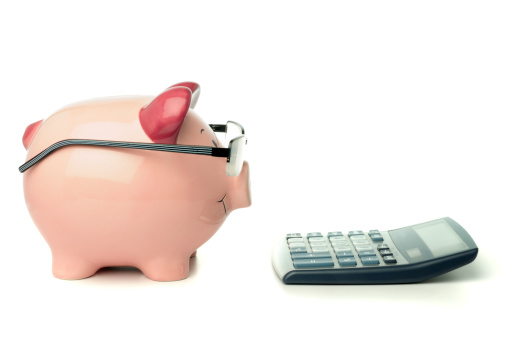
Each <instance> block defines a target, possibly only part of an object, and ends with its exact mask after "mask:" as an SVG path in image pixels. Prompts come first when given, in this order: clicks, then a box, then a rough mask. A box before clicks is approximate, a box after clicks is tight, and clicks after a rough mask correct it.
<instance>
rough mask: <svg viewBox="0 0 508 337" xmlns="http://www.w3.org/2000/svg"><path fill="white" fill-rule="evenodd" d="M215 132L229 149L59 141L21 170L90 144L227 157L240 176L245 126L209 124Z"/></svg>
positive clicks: (230, 170)
mask: <svg viewBox="0 0 508 337" xmlns="http://www.w3.org/2000/svg"><path fill="white" fill-rule="evenodd" d="M210 128H212V130H213V132H220V133H224V134H225V137H226V138H225V139H226V141H228V142H229V146H228V147H227V148H223V147H212V146H196V145H171V144H156V143H133V142H118V141H109V140H92V139H66V140H62V141H60V142H57V143H55V144H53V145H51V146H50V147H48V148H47V149H45V150H44V151H42V152H41V153H39V154H38V155H36V156H34V157H33V158H32V159H30V160H28V161H27V162H26V163H24V164H23V165H21V166H20V167H19V171H20V172H21V173H23V172H25V171H26V170H28V169H29V168H30V167H32V166H34V165H35V164H37V163H38V162H40V161H41V160H42V159H44V158H46V157H47V156H48V155H50V154H51V153H52V152H54V151H55V150H58V149H59V148H61V147H64V146H69V145H89V146H107V147H121V148H129V149H139V150H150V151H164V152H176V153H187V154H199V155H204V156H212V157H222V158H227V164H226V174H227V175H228V176H230V177H236V176H238V175H239V174H240V172H241V171H242V167H243V153H244V148H245V145H247V138H246V137H245V130H244V129H243V127H242V126H241V125H240V124H238V123H236V122H232V121H229V122H227V123H226V124H210Z"/></svg>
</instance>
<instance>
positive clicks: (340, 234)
mask: <svg viewBox="0 0 508 337" xmlns="http://www.w3.org/2000/svg"><path fill="white" fill-rule="evenodd" d="M330 236H342V232H328V237H330Z"/></svg>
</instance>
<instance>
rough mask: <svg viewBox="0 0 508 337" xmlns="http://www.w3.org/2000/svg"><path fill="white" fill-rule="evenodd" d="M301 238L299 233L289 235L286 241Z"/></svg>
mask: <svg viewBox="0 0 508 337" xmlns="http://www.w3.org/2000/svg"><path fill="white" fill-rule="evenodd" d="M301 237H302V234H300V233H289V234H287V235H286V239H289V238H301Z"/></svg>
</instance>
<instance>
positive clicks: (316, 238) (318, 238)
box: [309, 236, 325, 242]
mask: <svg viewBox="0 0 508 337" xmlns="http://www.w3.org/2000/svg"><path fill="white" fill-rule="evenodd" d="M318 241H325V238H324V237H322V236H314V237H310V238H309V242H318Z"/></svg>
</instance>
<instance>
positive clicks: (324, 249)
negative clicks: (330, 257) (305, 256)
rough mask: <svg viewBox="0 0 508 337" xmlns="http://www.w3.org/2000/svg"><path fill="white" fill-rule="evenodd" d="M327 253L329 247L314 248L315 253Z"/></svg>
mask: <svg viewBox="0 0 508 337" xmlns="http://www.w3.org/2000/svg"><path fill="white" fill-rule="evenodd" d="M327 251H328V247H312V252H314V253H317V252H327Z"/></svg>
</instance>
